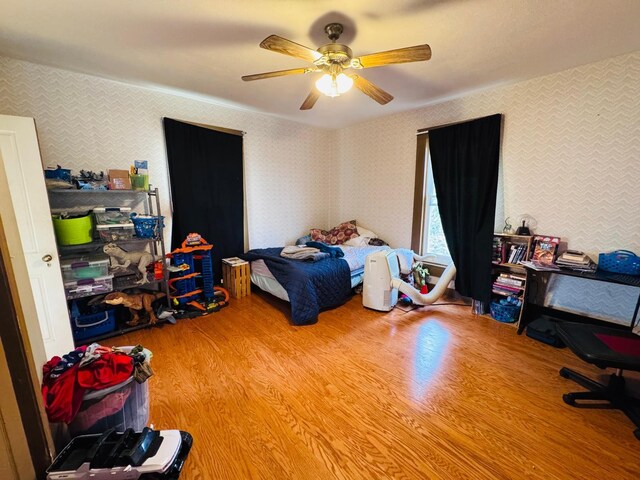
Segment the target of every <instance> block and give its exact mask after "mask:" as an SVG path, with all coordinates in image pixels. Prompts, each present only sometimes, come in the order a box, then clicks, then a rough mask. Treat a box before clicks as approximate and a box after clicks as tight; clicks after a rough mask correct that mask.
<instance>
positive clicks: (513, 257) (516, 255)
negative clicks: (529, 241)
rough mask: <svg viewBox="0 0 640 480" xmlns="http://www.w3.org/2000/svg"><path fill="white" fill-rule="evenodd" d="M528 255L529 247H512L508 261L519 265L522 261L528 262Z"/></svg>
mask: <svg viewBox="0 0 640 480" xmlns="http://www.w3.org/2000/svg"><path fill="white" fill-rule="evenodd" d="M526 254H527V246H526V245H511V248H510V249H509V258H508V259H507V263H518V262H519V261H520V260H526V258H524V257H525V255H526Z"/></svg>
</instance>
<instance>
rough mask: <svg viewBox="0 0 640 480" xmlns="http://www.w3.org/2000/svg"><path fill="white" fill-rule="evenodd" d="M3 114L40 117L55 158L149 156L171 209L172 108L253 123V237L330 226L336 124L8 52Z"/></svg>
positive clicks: (279, 240)
mask: <svg viewBox="0 0 640 480" xmlns="http://www.w3.org/2000/svg"><path fill="white" fill-rule="evenodd" d="M0 113H3V114H7V115H19V116H28V117H34V118H35V119H36V125H37V128H38V136H39V140H40V146H41V150H42V157H43V162H44V163H45V165H56V164H60V165H64V166H66V167H70V168H72V169H74V170H80V169H86V170H97V171H99V170H104V169H107V168H125V169H128V167H129V165H131V164H132V163H133V160H143V159H146V160H149V163H150V169H151V173H150V182H151V183H152V184H153V185H155V186H157V187H158V188H159V189H160V190H161V198H162V209H163V211H164V212H168V211H169V197H168V173H167V160H166V151H165V145H164V134H163V129H162V121H161V119H162V117H164V116H167V117H171V118H175V119H179V120H187V121H193V122H198V123H204V124H208V125H215V126H220V127H226V128H232V129H237V130H243V131H245V132H247V134H246V135H245V136H244V168H245V182H246V187H245V190H246V205H247V219H248V222H247V223H248V241H249V246H250V247H251V248H258V247H269V246H277V245H283V244H284V243H285V242H292V241H293V240H295V239H296V238H297V237H299V236H300V235H301V234H303V233H304V231H305V230H306V229H308V228H309V227H312V226H320V227H324V228H326V227H328V226H329V211H330V202H331V196H330V195H328V194H327V192H328V191H330V189H331V188H332V180H331V178H330V177H329V176H328V175H326V172H327V169H331V168H332V162H335V161H336V160H335V154H334V153H335V152H334V147H333V146H332V142H331V141H330V140H331V139H333V136H334V133H333V132H332V131H330V130H323V129H319V128H313V127H308V126H305V125H300V124H297V123H294V122H290V121H286V120H281V119H278V118H275V117H273V116H269V115H265V114H259V113H254V112H249V111H245V110H241V109H237V108H229V107H225V106H221V105H219V104H214V103H212V102H207V101H203V100H197V99H193V98H187V97H184V96H178V95H173V94H169V93H165V92H160V91H156V90H151V89H146V88H140V87H136V86H131V85H126V84H123V83H119V82H114V81H110V80H105V79H100V78H97V77H92V76H88V75H82V74H78V73H72V72H69V71H65V70H59V69H55V68H50V67H45V66H41V65H35V64H31V63H27V62H22V61H17V60H13V59H9V58H3V57H0ZM194 175H197V172H194ZM212 221H215V219H212ZM169 224H170V222H169Z"/></svg>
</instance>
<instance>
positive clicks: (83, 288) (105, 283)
mask: <svg viewBox="0 0 640 480" xmlns="http://www.w3.org/2000/svg"><path fill="white" fill-rule="evenodd" d="M112 290H113V275H105V276H103V277H97V278H83V279H82V280H74V281H71V282H64V291H65V293H66V295H67V300H71V299H74V298H82V297H88V296H89V295H97V294H99V293H109V292H110V291H112Z"/></svg>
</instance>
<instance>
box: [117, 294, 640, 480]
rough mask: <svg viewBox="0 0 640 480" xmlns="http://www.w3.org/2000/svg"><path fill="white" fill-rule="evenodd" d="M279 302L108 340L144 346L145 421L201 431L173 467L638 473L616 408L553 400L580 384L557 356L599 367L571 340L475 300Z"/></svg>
mask: <svg viewBox="0 0 640 480" xmlns="http://www.w3.org/2000/svg"><path fill="white" fill-rule="evenodd" d="M286 312H287V306H286V304H284V303H283V302H280V301H278V300H275V299H272V297H270V296H268V295H267V294H264V293H260V292H258V293H254V294H252V295H251V296H249V297H245V298H244V299H242V300H232V301H231V305H230V306H229V307H227V308H225V309H223V310H222V311H220V312H218V313H215V314H212V315H210V316H207V317H199V318H195V319H188V320H181V321H179V323H178V324H177V325H175V326H171V325H167V326H163V327H161V328H154V329H150V330H145V331H139V332H135V333H132V334H129V335H126V336H123V337H119V338H116V339H113V340H112V341H111V342H112V344H113V345H133V344H138V343H141V344H143V345H145V346H146V347H148V348H150V349H151V350H152V351H153V354H154V357H153V361H152V366H153V368H154V370H155V373H156V375H155V376H154V377H153V378H152V379H150V382H151V383H150V388H151V422H152V423H153V424H154V425H155V427H156V428H179V429H183V430H187V431H189V432H191V434H192V435H193V437H194V448H193V450H192V452H191V455H190V457H189V459H188V460H187V464H186V466H185V471H184V473H183V476H182V477H181V478H184V479H185V480H189V479H253V478H256V479H262V478H264V479H360V478H362V479H374V478H406V479H422V478H431V479H440V478H443V479H448V478H452V479H454V478H455V479H462V478H472V479H493V478H499V479H503V478H510V479H524V478H540V479H598V480H603V479H616V480H621V479H637V478H639V476H640V474H639V473H638V472H640V442H638V441H637V440H636V439H635V438H634V436H633V433H632V425H631V423H630V422H629V421H628V420H627V418H626V417H625V416H624V415H623V414H622V413H620V412H617V411H613V410H593V409H575V408H572V407H569V406H567V405H565V404H564V403H563V402H562V394H563V393H565V392H568V391H576V390H580V387H578V386H577V385H576V384H574V383H572V382H570V381H568V380H565V379H563V378H561V377H560V376H559V375H558V370H559V369H560V367H562V366H568V367H570V368H574V369H576V370H578V371H581V372H583V373H586V374H588V375H590V376H592V377H597V376H598V375H600V374H601V372H602V371H600V370H598V369H596V368H595V367H592V366H589V365H587V364H585V363H583V362H581V361H580V360H579V359H577V358H576V357H574V355H573V354H572V353H571V352H570V351H569V350H568V349H564V350H558V349H554V348H552V347H548V346H546V345H543V344H541V343H538V342H535V341H533V340H531V339H529V338H527V337H525V336H517V335H516V332H515V328H514V327H512V326H509V325H504V324H500V323H498V322H496V321H494V320H492V319H490V318H487V317H484V316H481V317H478V316H474V315H472V314H471V313H470V308H469V307H455V306H441V307H423V308H422V309H420V310H415V311H411V312H408V313H405V312H402V311H400V310H398V309H396V310H394V311H392V312H390V313H387V314H384V313H380V312H374V311H370V310H366V309H364V308H363V307H362V304H361V297H360V296H355V297H354V298H353V299H352V300H351V301H349V302H348V303H347V304H346V305H344V306H342V307H340V308H337V309H334V310H331V311H327V312H323V313H322V314H321V315H320V321H319V322H318V324H316V325H313V326H308V327H292V326H290V325H289V323H288V316H287V313H286ZM105 343H106V342H105ZM634 382H635V385H633V384H634ZM629 383H631V384H632V386H635V387H637V386H638V385H639V384H640V381H638V377H633V378H632V379H631V381H630V382H629Z"/></svg>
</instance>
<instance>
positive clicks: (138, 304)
mask: <svg viewBox="0 0 640 480" xmlns="http://www.w3.org/2000/svg"><path fill="white" fill-rule="evenodd" d="M164 296H165V294H164V293H163V292H156V293H134V294H131V295H129V294H127V293H123V292H111V293H110V294H108V295H107V296H106V297H104V303H107V304H109V305H122V306H123V307H127V308H128V309H129V312H131V320H129V321H128V322H127V325H130V326H132V327H133V326H135V325H138V323H140V314H139V313H138V312H139V311H141V310H144V311H146V312H147V314H148V315H149V325H153V324H154V323H156V322H157V321H158V317H156V314H155V312H154V311H153V307H152V306H151V304H152V303H153V301H154V300H157V299H158V298H162V297H164Z"/></svg>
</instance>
